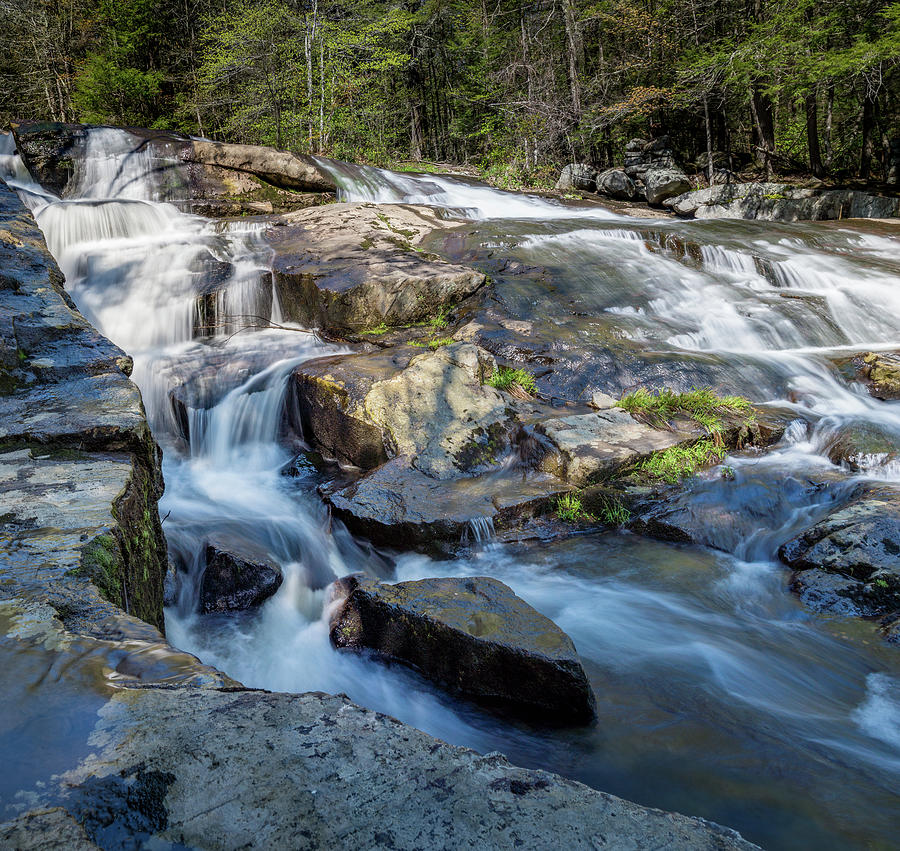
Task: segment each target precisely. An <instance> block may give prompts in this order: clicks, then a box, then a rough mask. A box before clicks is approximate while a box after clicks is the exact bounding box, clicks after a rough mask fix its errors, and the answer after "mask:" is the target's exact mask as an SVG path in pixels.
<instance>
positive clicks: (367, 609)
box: [330, 576, 596, 724]
mask: <svg viewBox="0 0 900 851" xmlns="http://www.w3.org/2000/svg"><path fill="white" fill-rule="evenodd" d="M335 596H336V597H337V598H338V599H341V598H343V599H342V602H341V603H340V608H339V609H338V610H337V611H336V612H335V614H334V615H333V617H332V620H331V626H330V634H331V641H332V643H333V644H334V645H335V646H336V647H339V648H348V649H353V650H361V649H363V648H369V649H371V650H374V651H376V652H377V653H378V654H379V655H381V656H383V657H385V658H386V659H388V660H392V661H393V660H396V661H400V662H403V663H405V664H407V665H410V666H412V667H413V668H415V669H416V670H418V671H420V672H421V673H422V674H423V675H424V676H425V677H427V678H428V679H430V680H433V681H434V682H436V683H438V684H439V685H441V686H443V687H445V688H448V689H450V690H451V691H453V692H456V693H458V694H461V695H463V696H465V697H468V698H472V699H475V700H478V701H482V702H485V703H488V704H492V705H496V706H500V707H503V708H505V709H507V710H510V711H512V712H515V713H517V714H524V715H527V716H533V717H538V718H541V719H544V720H546V721H550V722H553V723H558V724H586V723H589V722H590V721H592V720H594V718H595V717H596V706H595V701H594V694H593V691H592V690H591V686H590V683H589V682H588V679H587V676H586V675H585V673H584V669H583V668H582V667H581V663H580V662H579V660H578V656H577V654H576V652H575V646H574V644H572V640H571V639H570V638H569V637H568V636H567V635H566V634H565V633H564V632H563V631H562V630H561V629H560V628H559V627H558V626H556V624H554V623H553V621H551V620H550V619H549V618H546V617H544V616H543V615H541V614H540V613H539V612H536V611H535V610H534V609H532V608H531V606H529V605H528V604H526V603H525V602H523V601H522V600H521V599H519V598H518V597H517V596H516V595H515V594H514V593H513V591H512V590H511V589H510V588H508V587H507V586H506V585H504V584H503V583H502V582H498V581H497V580H496V579H490V578H487V577H475V578H471V579H422V580H419V581H416V582H400V583H398V584H396V585H388V584H386V583H382V582H376V581H374V580H370V579H366V578H365V577H362V576H353V577H348V578H346V579H342V580H339V581H338V582H337V583H336V585H335Z"/></svg>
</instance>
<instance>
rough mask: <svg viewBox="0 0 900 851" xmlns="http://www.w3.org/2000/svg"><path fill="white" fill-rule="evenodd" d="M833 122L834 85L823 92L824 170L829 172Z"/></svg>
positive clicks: (831, 84)
mask: <svg viewBox="0 0 900 851" xmlns="http://www.w3.org/2000/svg"><path fill="white" fill-rule="evenodd" d="M833 121H834V83H831V82H830V83H829V84H828V88H827V89H826V90H825V169H826V170H828V171H830V170H831V163H832V160H833V157H834V151H833V150H832V147H831V127H832V123H833Z"/></svg>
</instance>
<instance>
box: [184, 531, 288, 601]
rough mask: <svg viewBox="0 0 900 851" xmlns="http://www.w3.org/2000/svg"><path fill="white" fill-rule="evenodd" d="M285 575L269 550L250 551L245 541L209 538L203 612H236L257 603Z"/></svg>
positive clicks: (201, 590)
mask: <svg viewBox="0 0 900 851" xmlns="http://www.w3.org/2000/svg"><path fill="white" fill-rule="evenodd" d="M238 547H240V549H238ZM236 551H237V552H240V553H241V554H240V555H238V554H237V552H236ZM283 579H284V577H283V576H282V574H281V570H280V569H279V568H278V567H277V566H275V565H273V564H271V559H269V558H268V555H267V554H265V553H255V552H254V553H250V552H248V550H247V547H246V545H245V544H243V543H241V544H240V545H238V546H235V544H233V543H232V542H230V541H210V542H209V543H208V544H207V545H206V570H205V571H204V573H203V581H202V582H201V585H200V612H201V614H209V613H211V612H236V611H241V610H243V609H249V608H251V607H252V606H258V605H259V604H260V603H262V602H263V601H264V600H267V599H268V598H269V597H271V596H272V595H273V594H274V593H275V592H276V591H277V590H278V589H279V588H280V587H281V583H282V581H283Z"/></svg>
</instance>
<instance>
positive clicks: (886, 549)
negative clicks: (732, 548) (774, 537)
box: [779, 486, 900, 617]
mask: <svg viewBox="0 0 900 851" xmlns="http://www.w3.org/2000/svg"><path fill="white" fill-rule="evenodd" d="M779 556H780V557H781V559H782V561H784V562H785V563H786V564H788V565H789V566H791V567H792V568H794V569H795V570H797V571H798V573H797V574H796V575H795V577H794V584H793V588H794V590H795V591H797V592H798V593H800V594H801V596H802V597H803V599H804V601H805V602H807V603H808V604H809V605H810V606H811V607H813V608H815V609H817V610H820V611H841V612H842V613H846V614H858V615H861V616H866V617H873V616H876V615H886V614H890V613H892V612H895V611H900V491H898V490H897V489H894V488H891V487H889V486H869V487H868V488H866V489H865V490H864V491H863V493H862V494H861V495H860V496H859V497H858V498H857V499H855V500H854V501H853V502H851V503H850V504H849V505H846V506H844V507H843V508H841V509H840V510H838V511H835V512H833V513H832V514H830V515H829V516H828V517H826V518H825V519H824V520H821V521H820V522H818V523H816V524H815V525H814V526H812V527H810V528H809V529H807V530H806V531H805V532H803V533H802V534H800V535H798V536H797V537H795V538H793V539H792V540H790V541H788V542H787V543H786V544H784V545H783V546H782V547H781V549H780V550H779ZM828 575H831V576H833V577H837V578H836V579H828V578H827V576H828Z"/></svg>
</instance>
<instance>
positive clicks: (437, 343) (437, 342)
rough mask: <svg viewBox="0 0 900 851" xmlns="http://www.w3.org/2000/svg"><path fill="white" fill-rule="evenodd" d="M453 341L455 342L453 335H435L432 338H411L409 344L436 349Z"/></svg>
mask: <svg viewBox="0 0 900 851" xmlns="http://www.w3.org/2000/svg"><path fill="white" fill-rule="evenodd" d="M453 342H455V341H454V339H453V337H433V338H432V339H430V340H410V341H409V344H410V345H411V346H417V347H418V348H420V349H431V350H432V351H434V350H435V349H439V348H440V347H441V346H449V345H450V344H451V343H453Z"/></svg>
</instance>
